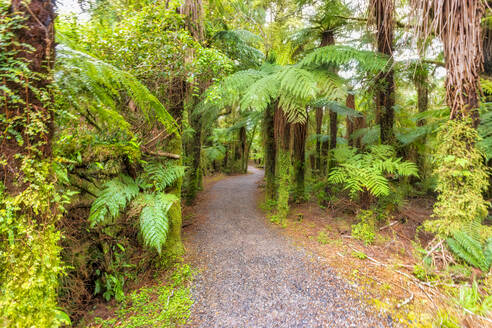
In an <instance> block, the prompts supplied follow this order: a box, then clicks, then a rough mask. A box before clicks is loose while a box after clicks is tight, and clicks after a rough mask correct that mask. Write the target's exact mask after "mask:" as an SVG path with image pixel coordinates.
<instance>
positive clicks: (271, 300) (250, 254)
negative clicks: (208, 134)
mask: <svg viewBox="0 0 492 328" xmlns="http://www.w3.org/2000/svg"><path fill="white" fill-rule="evenodd" d="M262 177H263V171H262V170H259V169H256V168H254V167H249V174H246V175H241V176H234V177H228V178H225V179H224V180H221V181H219V182H217V183H215V184H214V185H213V186H212V187H211V188H210V189H209V190H207V191H206V192H205V194H204V196H203V197H202V199H201V200H200V201H199V204H197V206H196V211H197V214H198V217H199V219H197V220H196V221H195V223H194V224H192V225H191V226H190V228H189V229H186V230H185V239H186V244H187V247H188V249H189V253H190V254H191V255H190V256H191V257H192V262H193V263H194V265H195V267H196V268H197V269H198V270H199V273H198V275H197V277H196V280H195V285H194V287H193V289H192V294H193V298H194V300H195V304H194V305H193V308H192V314H191V318H190V324H189V327H207V328H210V327H224V328H225V327H228V328H230V327H255V328H259V327H393V326H395V325H394V323H392V320H391V318H389V317H387V316H385V315H379V314H377V313H376V312H377V311H375V310H374V309H371V308H369V307H368V306H367V305H366V304H365V303H364V302H363V301H361V300H360V299H358V298H356V297H354V296H353V295H356V293H354V292H353V291H351V290H350V287H349V286H348V284H347V283H346V282H344V281H343V280H341V279H340V278H338V277H337V276H336V274H335V273H334V272H333V271H332V270H331V269H330V268H329V267H327V266H325V265H324V264H322V262H321V261H319V259H318V258H317V257H314V256H311V255H309V254H307V252H305V251H304V250H303V249H299V248H296V247H295V246H294V245H292V243H291V242H290V241H289V240H287V239H286V238H285V237H283V236H282V235H281V233H280V232H279V231H278V228H276V227H273V226H272V225H271V224H269V223H268V222H267V220H265V218H264V217H263V215H262V213H260V211H259V210H258V209H257V204H256V199H257V193H258V187H257V183H258V182H259V181H260V180H261V178H262Z"/></svg>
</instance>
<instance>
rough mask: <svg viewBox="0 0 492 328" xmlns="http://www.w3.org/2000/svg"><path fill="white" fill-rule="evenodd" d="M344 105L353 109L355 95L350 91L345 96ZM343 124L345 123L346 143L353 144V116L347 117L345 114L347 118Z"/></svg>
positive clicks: (351, 145)
mask: <svg viewBox="0 0 492 328" xmlns="http://www.w3.org/2000/svg"><path fill="white" fill-rule="evenodd" d="M345 106H347V107H348V108H352V109H355V96H354V95H353V94H351V93H349V94H348V95H347V98H346V99H345ZM345 124H346V125H347V133H346V135H345V138H346V139H347V143H348V145H349V146H350V147H353V146H354V138H353V134H354V118H353V117H349V116H348V115H347V118H346V119H345Z"/></svg>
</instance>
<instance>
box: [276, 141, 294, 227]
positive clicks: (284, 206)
mask: <svg viewBox="0 0 492 328" xmlns="http://www.w3.org/2000/svg"><path fill="white" fill-rule="evenodd" d="M290 157H291V156H290V151H289V150H288V149H283V148H281V149H279V152H278V159H277V161H278V167H277V169H278V199H277V219H278V221H279V222H278V223H280V224H282V223H284V220H285V218H286V217H287V214H288V213H289V191H290V186H291V183H292V179H291V172H292V163H291V159H290Z"/></svg>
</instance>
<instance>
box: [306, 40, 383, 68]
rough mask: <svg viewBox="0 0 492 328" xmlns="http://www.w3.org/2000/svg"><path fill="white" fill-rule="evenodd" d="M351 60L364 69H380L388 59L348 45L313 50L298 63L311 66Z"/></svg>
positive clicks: (339, 64)
mask: <svg viewBox="0 0 492 328" xmlns="http://www.w3.org/2000/svg"><path fill="white" fill-rule="evenodd" d="M352 62H355V63H357V64H358V66H359V67H360V68H361V69H362V70H364V71H371V72H376V71H381V70H384V69H385V68H386V65H387V63H388V59H387V58H385V57H383V56H382V55H379V54H377V53H375V52H373V51H366V50H357V49H355V48H352V47H349V46H340V45H334V46H327V47H322V48H318V49H316V50H314V51H313V52H311V53H310V54H308V55H306V57H304V58H303V59H302V60H301V62H300V63H299V65H300V66H301V67H312V66H321V65H329V64H332V65H336V66H341V65H347V64H350V63H352Z"/></svg>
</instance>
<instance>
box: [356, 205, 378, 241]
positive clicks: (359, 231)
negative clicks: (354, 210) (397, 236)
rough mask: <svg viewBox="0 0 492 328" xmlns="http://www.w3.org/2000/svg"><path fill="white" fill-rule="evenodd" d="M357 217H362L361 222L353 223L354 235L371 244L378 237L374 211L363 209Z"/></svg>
mask: <svg viewBox="0 0 492 328" xmlns="http://www.w3.org/2000/svg"><path fill="white" fill-rule="evenodd" d="M357 218H358V219H360V222H359V223H357V224H354V225H352V237H354V238H355V239H358V240H361V241H363V242H364V243H365V244H366V245H369V244H371V243H372V242H374V239H375V238H376V230H375V227H374V225H375V222H374V221H375V216H374V212H372V211H370V210H367V211H364V210H362V211H360V212H359V214H357Z"/></svg>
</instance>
